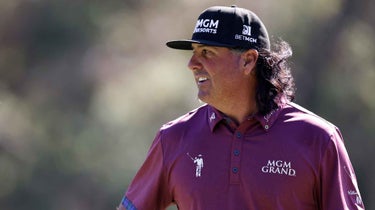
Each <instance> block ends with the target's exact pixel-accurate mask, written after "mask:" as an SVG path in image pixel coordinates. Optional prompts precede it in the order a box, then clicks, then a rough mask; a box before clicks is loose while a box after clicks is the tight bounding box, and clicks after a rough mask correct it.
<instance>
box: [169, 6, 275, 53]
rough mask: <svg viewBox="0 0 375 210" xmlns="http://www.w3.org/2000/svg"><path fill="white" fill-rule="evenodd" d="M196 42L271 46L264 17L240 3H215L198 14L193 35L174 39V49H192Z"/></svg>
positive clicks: (225, 45) (220, 44)
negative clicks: (232, 4) (233, 4)
mask: <svg viewBox="0 0 375 210" xmlns="http://www.w3.org/2000/svg"><path fill="white" fill-rule="evenodd" d="M192 43H198V44H205V45H211V46H220V47H230V48H242V49H270V40H269V37H268V32H267V29H266V27H265V26H264V24H263V23H262V21H261V20H260V18H259V17H258V16H257V15H256V14H254V13H253V12H251V11H250V10H247V9H244V8H240V7H237V6H230V7H226V6H213V7H210V8H208V9H206V10H204V11H203V12H202V13H201V15H200V16H199V17H198V20H197V23H196V25H195V29H194V32H193V36H192V38H191V39H189V40H188V39H182V40H172V41H169V42H167V43H166V44H167V46H168V47H170V48H173V49H180V50H192V46H191V44H192Z"/></svg>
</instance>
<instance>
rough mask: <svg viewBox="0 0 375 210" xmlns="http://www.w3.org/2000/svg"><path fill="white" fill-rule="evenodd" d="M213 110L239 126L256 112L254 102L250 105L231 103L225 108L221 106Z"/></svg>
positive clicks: (249, 103)
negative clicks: (216, 110)
mask: <svg viewBox="0 0 375 210" xmlns="http://www.w3.org/2000/svg"><path fill="white" fill-rule="evenodd" d="M215 108H216V109H218V110H219V111H221V112H222V113H224V114H225V115H226V116H228V117H229V118H231V119H232V120H233V121H234V122H236V123H238V124H241V123H242V122H244V121H245V120H247V119H248V117H249V116H251V115H254V114H255V113H257V111H258V110H257V107H256V103H255V101H254V102H252V103H251V102H248V103H233V104H230V105H226V106H225V107H224V106H223V107H215Z"/></svg>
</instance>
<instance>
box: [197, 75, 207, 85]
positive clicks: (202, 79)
mask: <svg viewBox="0 0 375 210" xmlns="http://www.w3.org/2000/svg"><path fill="white" fill-rule="evenodd" d="M207 80H208V78H207V77H204V76H199V77H197V83H198V84H202V83H204V82H206V81H207Z"/></svg>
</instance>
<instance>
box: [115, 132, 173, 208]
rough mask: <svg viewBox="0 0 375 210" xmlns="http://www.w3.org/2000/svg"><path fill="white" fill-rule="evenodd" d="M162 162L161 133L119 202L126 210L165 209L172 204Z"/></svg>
mask: <svg viewBox="0 0 375 210" xmlns="http://www.w3.org/2000/svg"><path fill="white" fill-rule="evenodd" d="M163 162H164V161H163V148H162V144H161V132H158V134H157V135H156V137H155V139H154V141H153V143H152V145H151V148H150V150H149V152H148V154H147V157H146V160H145V161H144V163H143V165H142V166H141V168H140V169H139V171H138V172H137V174H136V175H135V177H134V179H133V180H132V182H131V184H130V185H129V188H128V190H127V192H126V193H125V196H124V198H123V200H122V202H121V203H122V205H123V206H124V207H126V209H134V210H136V209H137V210H150V209H165V208H166V207H167V206H168V205H169V204H170V203H171V202H172V198H171V195H170V193H169V190H168V186H167V181H166V180H167V178H166V171H165V169H164V164H163Z"/></svg>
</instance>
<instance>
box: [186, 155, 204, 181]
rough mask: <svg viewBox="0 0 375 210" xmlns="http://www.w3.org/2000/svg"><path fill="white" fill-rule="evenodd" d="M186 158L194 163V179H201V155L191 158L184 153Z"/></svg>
mask: <svg viewBox="0 0 375 210" xmlns="http://www.w3.org/2000/svg"><path fill="white" fill-rule="evenodd" d="M186 155H187V156H189V158H190V159H191V160H192V161H193V162H194V163H195V177H201V175H202V168H203V157H202V155H201V154H199V155H198V157H194V158H193V157H192V156H191V155H190V154H189V153H186Z"/></svg>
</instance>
